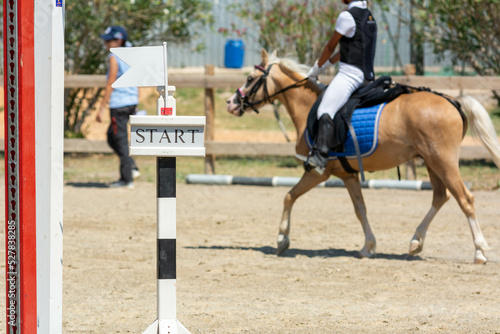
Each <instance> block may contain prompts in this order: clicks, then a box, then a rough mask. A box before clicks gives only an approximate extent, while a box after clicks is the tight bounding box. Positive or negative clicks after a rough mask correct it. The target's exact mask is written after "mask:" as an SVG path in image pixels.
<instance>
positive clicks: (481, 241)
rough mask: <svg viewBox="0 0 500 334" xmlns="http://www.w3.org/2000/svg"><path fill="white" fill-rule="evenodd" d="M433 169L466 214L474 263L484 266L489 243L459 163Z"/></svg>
mask: <svg viewBox="0 0 500 334" xmlns="http://www.w3.org/2000/svg"><path fill="white" fill-rule="evenodd" d="M431 168H433V169H434V171H435V172H436V173H438V175H439V176H440V177H441V180H442V181H443V183H444V185H445V186H446V188H448V189H449V190H450V192H451V194H452V195H453V197H455V199H456V200H457V202H458V205H459V206H460V208H461V209H462V211H463V212H464V214H465V216H466V217H467V220H468V222H469V226H470V229H471V232H472V239H473V241H474V247H475V249H476V252H475V255H474V263H479V264H483V263H486V261H488V259H487V258H486V256H485V255H484V252H485V251H486V250H488V249H489V246H488V243H487V242H486V239H485V238H484V236H483V232H482V231H481V227H480V226H479V222H478V221H477V218H476V210H475V208H474V196H473V195H472V194H471V192H470V191H469V189H467V187H466V186H465V184H464V182H463V181H462V178H461V177H460V171H459V169H458V164H457V163H450V162H447V161H440V162H438V163H437V164H432V165H431Z"/></svg>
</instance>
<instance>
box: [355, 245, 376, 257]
mask: <svg viewBox="0 0 500 334" xmlns="http://www.w3.org/2000/svg"><path fill="white" fill-rule="evenodd" d="M358 256H359V258H360V259H364V258H367V259H370V258H372V257H375V248H372V249H371V250H368V249H365V248H363V249H362V250H360V251H359V254H358Z"/></svg>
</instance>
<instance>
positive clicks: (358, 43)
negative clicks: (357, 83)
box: [340, 7, 377, 81]
mask: <svg viewBox="0 0 500 334" xmlns="http://www.w3.org/2000/svg"><path fill="white" fill-rule="evenodd" d="M349 13H351V15H352V17H353V18H354V21H355V22H356V33H355V34H354V36H353V37H351V38H349V37H346V36H343V37H342V38H341V39H340V61H342V62H344V63H347V64H350V65H354V66H356V67H357V68H359V69H360V70H362V71H363V73H364V75H365V79H366V80H368V81H373V80H374V78H375V74H374V70H373V61H374V59H375V46H376V43H377V23H376V22H375V19H374V18H373V15H372V13H371V12H370V11H369V10H368V9H363V8H358V7H353V8H351V9H349Z"/></svg>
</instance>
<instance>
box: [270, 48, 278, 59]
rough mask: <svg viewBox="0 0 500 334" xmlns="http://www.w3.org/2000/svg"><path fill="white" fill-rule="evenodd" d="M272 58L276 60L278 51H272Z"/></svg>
mask: <svg viewBox="0 0 500 334" xmlns="http://www.w3.org/2000/svg"><path fill="white" fill-rule="evenodd" d="M271 57H272V58H278V51H277V50H274V51H273V53H271Z"/></svg>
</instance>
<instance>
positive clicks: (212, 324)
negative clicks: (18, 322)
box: [0, 182, 500, 334]
mask: <svg viewBox="0 0 500 334" xmlns="http://www.w3.org/2000/svg"><path fill="white" fill-rule="evenodd" d="M287 191H288V189H287V188H264V187H243V186H196V185H185V184H179V185H178V188H177V229H178V230H177V253H178V254H177V313H178V318H179V320H180V321H181V322H182V323H183V324H184V326H186V327H187V328H188V329H189V330H190V331H191V332H192V333H500V289H499V286H500V250H499V247H500V243H499V240H500V221H499V216H500V207H499V203H500V192H498V191H495V192H475V193H474V194H475V198H476V208H477V211H478V216H479V218H480V222H481V225H482V228H483V232H484V234H485V236H486V238H487V240H488V241H489V243H490V246H492V247H493V249H492V250H490V251H489V252H487V255H488V256H489V260H490V261H489V262H488V264H486V265H473V264H472V260H473V254H474V251H473V245H472V240H471V235H470V230H469V227H468V225H467V221H466V219H465V217H464V216H463V214H462V213H461V212H460V210H459V208H458V205H457V204H456V202H455V201H454V200H450V202H449V203H447V204H446V205H445V206H444V208H443V209H442V211H441V212H440V213H439V214H438V216H437V218H436V219H435V221H434V222H433V224H432V225H431V227H430V230H429V233H428V235H427V239H426V242H425V248H424V252H423V253H422V254H421V256H420V257H413V258H408V257H407V255H406V252H407V249H408V245H409V241H410V238H411V237H412V235H413V232H414V230H415V228H416V227H417V225H418V223H419V222H420V220H421V219H422V218H423V216H424V215H425V213H426V212H427V210H428V209H429V206H430V201H431V193H430V192H428V191H422V192H415V191H393V190H366V191H365V192H364V194H365V200H366V203H367V206H368V214H369V218H370V219H371V225H372V228H373V230H374V232H375V235H376V237H377V241H378V248H377V251H378V255H377V257H376V258H375V259H362V260H361V259H358V258H357V257H356V256H357V251H358V250H359V249H360V248H361V246H362V244H363V240H364V238H363V235H362V231H361V226H360V224H359V222H358V221H357V219H356V217H355V215H354V213H353V210H352V205H351V203H350V200H349V196H348V194H347V192H346V191H345V190H344V189H319V188H318V189H314V190H312V191H311V192H309V193H308V194H306V195H305V196H304V197H302V198H301V199H299V200H298V202H297V204H296V206H295V208H294V210H293V215H292V235H291V236H292V244H291V249H290V250H288V251H287V253H285V255H284V256H282V257H277V256H275V255H274V251H275V240H276V236H277V230H278V222H279V219H280V216H281V210H282V201H283V196H284V195H285V193H286V192H287ZM0 194H1V196H2V197H3V196H4V195H3V194H4V191H3V184H2V189H1V191H0ZM155 203H156V194H155V185H154V184H153V183H147V182H136V189H135V190H124V189H108V188H103V187H102V186H101V185H99V184H82V183H73V184H71V183H70V184H66V185H65V187H64V285H63V287H64V298H63V299H64V300H63V303H64V306H63V313H64V315H63V332H64V333H105V334H107V333H142V331H143V330H144V329H145V328H146V327H147V326H148V325H149V324H150V323H151V322H152V321H153V320H154V319H155V318H156V277H155V270H156V269H155V261H156V260H155V256H156V254H155V248H156V213H155V206H156V204H155ZM2 214H3V213H2ZM1 233H2V234H3V229H2V232H1ZM1 240H3V235H2V236H1ZM0 252H1V253H2V254H1V256H2V257H4V254H3V252H4V247H3V241H2V247H1V250H0ZM1 266H2V267H4V262H2V264H1ZM3 272H4V269H2V271H1V273H2V274H1V276H2V280H1V281H0V290H3V291H5V281H4V277H3V275H4V274H3ZM0 307H1V308H2V309H4V307H5V298H0ZM0 328H5V319H4V317H0Z"/></svg>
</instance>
